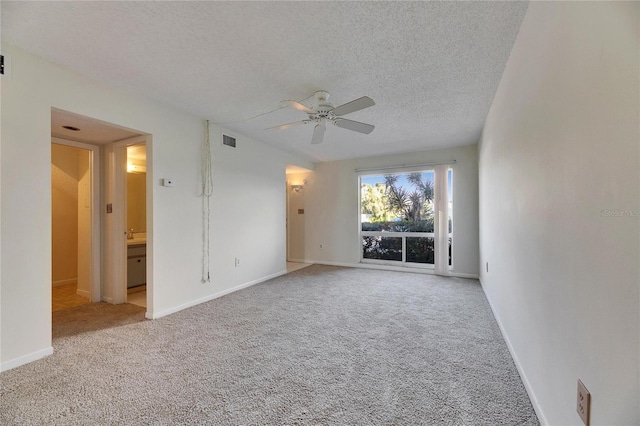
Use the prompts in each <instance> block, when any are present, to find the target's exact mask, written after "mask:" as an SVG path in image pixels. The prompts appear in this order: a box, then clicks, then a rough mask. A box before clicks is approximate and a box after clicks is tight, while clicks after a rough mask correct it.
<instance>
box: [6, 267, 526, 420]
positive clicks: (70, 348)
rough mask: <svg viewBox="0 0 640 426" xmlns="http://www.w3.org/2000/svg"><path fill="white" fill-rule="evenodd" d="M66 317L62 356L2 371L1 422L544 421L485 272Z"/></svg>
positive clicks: (340, 281) (348, 280) (89, 308)
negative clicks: (500, 323)
mask: <svg viewBox="0 0 640 426" xmlns="http://www.w3.org/2000/svg"><path fill="white" fill-rule="evenodd" d="M53 322H54V340H53V346H54V349H55V353H54V354H53V355H52V356H50V357H48V358H45V359H42V360H38V361H35V362H32V363H30V364H28V365H24V366H21V367H18V368H15V369H13V370H9V371H6V372H3V373H2V374H0V382H1V384H2V387H1V388H0V398H1V400H2V410H0V424H3V425H13V424H56V425H86V424H127V425H136V424H154V425H159V424H167V425H168V424H171V425H173V424H215V425H240V424H242V425H285V424H288V425H294V424H296V425H302V424H314V425H318V424H322V425H328V424H336V425H337V424H352V425H363V424H377V425H421V424H422V425H433V424H442V425H537V424H538V420H537V418H536V415H535V413H534V411H533V408H532V406H531V403H530V401H529V399H528V397H527V394H526V392H525V389H524V386H523V384H522V382H521V380H520V377H519V376H518V372H517V370H516V367H515V365H514V363H513V361H512V359H511V357H510V355H509V351H508V350H507V347H506V345H505V343H504V341H503V339H502V337H501V335H500V331H499V330H498V327H497V324H496V322H495V320H494V318H493V316H492V314H491V310H490V308H489V305H488V303H487V301H486V299H485V297H484V293H483V292H482V289H481V287H480V284H479V283H478V281H477V280H465V279H460V278H443V277H438V276H433V275H422V274H411V273H400V272H387V271H377V270H367V269H349V268H337V267H329V266H318V265H314V266H310V267H307V268H305V269H302V270H299V271H296V272H294V273H291V274H288V275H285V276H283V277H279V278H276V279H273V280H270V281H267V282H265V283H262V284H258V285H255V286H253V287H250V288H247V289H244V290H241V291H238V292H236V293H232V294H230V295H227V296H224V297H222V298H219V299H216V300H213V301H211V302H208V303H204V304H201V305H198V306H196V307H193V308H190V309H186V310H184V311H181V312H178V313H176V314H173V315H171V316H168V317H164V318H161V319H158V320H154V321H146V320H144V309H143V308H139V307H137V306H133V305H127V304H125V305H118V306H114V305H108V304H105V303H95V304H91V305H85V306H82V307H77V308H71V309H68V310H66V311H60V312H54V314H53Z"/></svg>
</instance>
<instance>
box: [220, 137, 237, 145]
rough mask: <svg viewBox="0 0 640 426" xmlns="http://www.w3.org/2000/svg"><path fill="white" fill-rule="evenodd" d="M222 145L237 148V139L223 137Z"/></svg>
mask: <svg viewBox="0 0 640 426" xmlns="http://www.w3.org/2000/svg"><path fill="white" fill-rule="evenodd" d="M222 145H225V146H228V147H231V148H235V147H236V138H234V137H231V136H228V135H222Z"/></svg>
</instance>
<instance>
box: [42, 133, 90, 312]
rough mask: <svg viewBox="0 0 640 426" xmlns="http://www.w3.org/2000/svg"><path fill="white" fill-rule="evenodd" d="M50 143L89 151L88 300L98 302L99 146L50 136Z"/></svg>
mask: <svg viewBox="0 0 640 426" xmlns="http://www.w3.org/2000/svg"><path fill="white" fill-rule="evenodd" d="M51 144H52V145H53V144H55V145H64V146H69V147H72V148H77V149H84V150H87V151H89V168H90V170H91V201H90V206H91V225H90V229H91V249H90V250H91V255H90V256H89V259H90V265H89V271H90V273H89V277H90V281H91V283H90V287H89V288H90V292H89V300H90V301H91V302H92V303H93V302H99V301H101V300H102V283H101V276H102V275H101V262H100V260H101V256H102V254H101V250H102V245H101V239H100V234H101V232H100V230H101V220H100V197H101V192H100V147H99V146H97V145H92V144H88V143H82V142H76V141H71V140H68V139H62V138H57V137H51Z"/></svg>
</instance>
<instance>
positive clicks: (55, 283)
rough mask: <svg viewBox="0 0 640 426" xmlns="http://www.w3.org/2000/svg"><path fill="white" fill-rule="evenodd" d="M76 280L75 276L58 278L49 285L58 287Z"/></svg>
mask: <svg viewBox="0 0 640 426" xmlns="http://www.w3.org/2000/svg"><path fill="white" fill-rule="evenodd" d="M76 282H78V279H77V278H69V279H68V280H58V281H54V282H52V283H51V287H58V286H61V285H65V284H72V283H76Z"/></svg>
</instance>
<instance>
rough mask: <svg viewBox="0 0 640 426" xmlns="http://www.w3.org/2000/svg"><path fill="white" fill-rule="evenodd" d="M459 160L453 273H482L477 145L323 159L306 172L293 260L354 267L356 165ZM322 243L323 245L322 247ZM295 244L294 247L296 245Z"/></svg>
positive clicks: (357, 245)
mask: <svg viewBox="0 0 640 426" xmlns="http://www.w3.org/2000/svg"><path fill="white" fill-rule="evenodd" d="M451 160H456V163H455V164H453V166H452V167H453V169H454V192H453V205H454V218H453V223H454V225H453V226H454V236H455V242H454V244H453V258H454V268H453V271H452V272H453V273H454V274H459V275H461V276H471V277H477V276H478V162H477V146H476V145H470V146H464V147H459V148H449V149H437V150H430V151H423V152H414V153H406V154H397V155H389V156H383V157H369V158H361V159H354V160H345V161H334V162H325V163H319V164H317V165H316V168H315V171H314V172H312V173H308V174H303V175H300V176H297V175H296V177H300V178H306V179H307V184H306V185H305V187H304V189H303V190H302V191H303V192H304V209H305V215H304V216H305V218H304V226H305V228H304V229H305V234H304V251H303V252H302V253H300V252H298V253H290V256H291V257H292V258H296V259H298V258H300V256H303V259H302V260H306V261H310V262H325V263H337V264H348V265H354V264H358V262H359V253H360V250H361V242H360V239H359V237H358V217H359V214H360V213H359V205H358V191H359V189H358V176H357V174H356V172H355V169H360V168H383V167H391V166H401V165H413V164H424V163H437V162H446V161H451ZM320 244H322V246H323V248H322V249H320V248H319V246H320ZM292 247H294V246H292Z"/></svg>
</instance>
